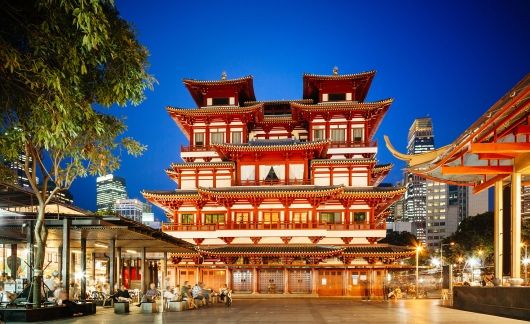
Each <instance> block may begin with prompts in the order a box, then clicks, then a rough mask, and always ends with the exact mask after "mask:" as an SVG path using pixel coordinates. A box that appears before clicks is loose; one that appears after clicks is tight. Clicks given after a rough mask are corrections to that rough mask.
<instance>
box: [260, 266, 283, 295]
mask: <svg viewBox="0 0 530 324" xmlns="http://www.w3.org/2000/svg"><path fill="white" fill-rule="evenodd" d="M283 280H284V276H283V269H270V270H269V269H267V270H265V269H263V270H260V271H259V286H258V290H259V292H260V293H262V294H281V293H283V289H284V282H283Z"/></svg>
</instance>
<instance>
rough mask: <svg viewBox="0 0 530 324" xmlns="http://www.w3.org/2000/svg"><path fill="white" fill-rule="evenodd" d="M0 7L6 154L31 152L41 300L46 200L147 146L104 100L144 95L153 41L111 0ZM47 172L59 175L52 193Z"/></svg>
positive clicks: (0, 98) (0, 108)
mask: <svg viewBox="0 0 530 324" xmlns="http://www.w3.org/2000/svg"><path fill="white" fill-rule="evenodd" d="M0 11H1V13H2V14H1V15H2V19H1V20H0V77H1V82H0V113H1V114H2V115H1V118H0V133H1V134H0V155H1V156H3V157H4V158H5V159H6V160H8V161H12V160H15V159H16V158H18V155H19V154H20V153H24V154H25V155H26V156H27V157H28V158H26V162H25V165H24V171H25V173H26V176H27V178H28V180H29V183H30V186H31V189H32V190H33V192H34V194H35V195H36V197H37V200H38V206H37V218H36V222H35V227H34V229H33V230H34V234H35V243H36V246H37V247H36V256H35V264H34V276H33V287H34V290H33V302H34V303H35V304H36V305H40V302H41V294H40V287H41V283H42V271H43V262H44V256H45V246H46V239H47V229H46V226H45V208H46V205H47V204H49V203H50V201H52V199H53V198H54V196H55V194H56V193H57V191H60V190H63V189H68V188H69V187H70V186H71V185H72V182H73V181H74V180H75V179H76V178H78V177H84V176H86V175H88V174H90V175H95V174H105V173H108V172H111V171H112V170H114V169H116V168H117V167H118V166H119V163H120V155H121V152H122V151H126V152H128V153H129V154H132V155H138V154H141V153H142V151H143V150H144V149H145V147H144V146H142V145H141V144H140V143H138V142H137V141H135V140H134V139H132V138H129V137H123V136H122V134H123V132H124V131H125V130H126V126H125V123H124V120H123V119H121V118H117V117H115V116H113V115H110V114H108V113H106V110H105V108H106V107H110V106H112V105H114V104H117V105H119V106H126V105H127V104H129V103H131V104H138V103H140V102H141V101H142V100H143V99H144V95H145V94H144V91H145V89H146V88H152V85H153V82H154V79H153V78H152V76H150V75H149V74H148V72H147V57H148V51H147V50H146V48H145V47H143V46H142V45H141V44H140V43H139V42H138V41H137V39H136V35H135V32H134V30H133V29H132V27H131V25H130V24H129V23H128V22H126V21H125V20H123V19H122V18H121V17H120V16H119V13H118V11H117V9H116V8H115V6H114V3H113V2H112V1H111V0H41V1H31V0H13V1H6V2H4V3H3V4H2V6H1V7H0ZM38 174H39V175H40V177H42V178H43V180H42V183H43V188H42V190H41V191H39V188H38V186H37V175H38ZM48 180H51V181H52V182H53V183H55V185H56V187H55V188H54V189H53V190H52V191H51V192H50V193H47V184H48ZM65 284H68V283H65Z"/></svg>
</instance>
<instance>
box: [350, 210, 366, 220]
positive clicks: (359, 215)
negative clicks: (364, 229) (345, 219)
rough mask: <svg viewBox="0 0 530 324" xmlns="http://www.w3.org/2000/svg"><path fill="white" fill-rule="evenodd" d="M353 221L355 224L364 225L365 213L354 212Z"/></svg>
mask: <svg viewBox="0 0 530 324" xmlns="http://www.w3.org/2000/svg"><path fill="white" fill-rule="evenodd" d="M353 221H354V222H355V223H364V222H366V212H354V213H353Z"/></svg>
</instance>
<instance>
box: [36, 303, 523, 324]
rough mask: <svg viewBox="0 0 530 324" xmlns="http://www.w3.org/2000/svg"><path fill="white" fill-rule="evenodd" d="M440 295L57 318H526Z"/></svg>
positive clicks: (84, 323) (127, 323) (109, 323)
mask: <svg viewBox="0 0 530 324" xmlns="http://www.w3.org/2000/svg"><path fill="white" fill-rule="evenodd" d="M439 304H440V302H439V301H438V300H405V301H397V302H395V301H392V302H386V301H365V302H363V301H354V300H348V299H325V298H321V299H315V298H312V299H303V298H289V299H252V300H250V299H244V300H237V299H236V300H234V304H233V306H232V307H231V308H226V307H224V306H223V305H221V304H218V305H213V306H211V307H205V308H201V309H200V310H196V311H185V312H174V313H173V312H172V313H159V314H140V313H139V309H138V308H136V307H134V306H133V307H131V313H130V314H127V315H115V314H114V313H113V310H112V309H110V308H105V309H103V308H98V310H97V314H96V315H92V316H86V317H77V318H72V319H66V320H58V321H53V322H42V323H53V324H72V323H75V324H136V323H193V324H198V323H212V324H216V323H219V324H231V323H237V324H244V323H248V324H253V323H254V324H255V323H277V324H280V323H355V324H363V323H414V324H416V323H418V324H422V323H426V324H427V323H428V324H431V323H450V324H460V323H462V324H464V323H466V324H468V323H472V322H477V323H481V324H490V323H491V324H503V323H524V322H523V321H516V320H512V319H507V318H503V317H496V316H489V315H484V314H477V313H471V312H465V311H460V310H455V309H451V308H448V307H441V306H439Z"/></svg>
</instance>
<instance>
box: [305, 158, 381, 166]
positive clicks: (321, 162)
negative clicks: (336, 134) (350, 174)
mask: <svg viewBox="0 0 530 324" xmlns="http://www.w3.org/2000/svg"><path fill="white" fill-rule="evenodd" d="M376 162H377V160H376V159H314V160H311V165H337V164H339V165H373V164H375V163H376Z"/></svg>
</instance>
